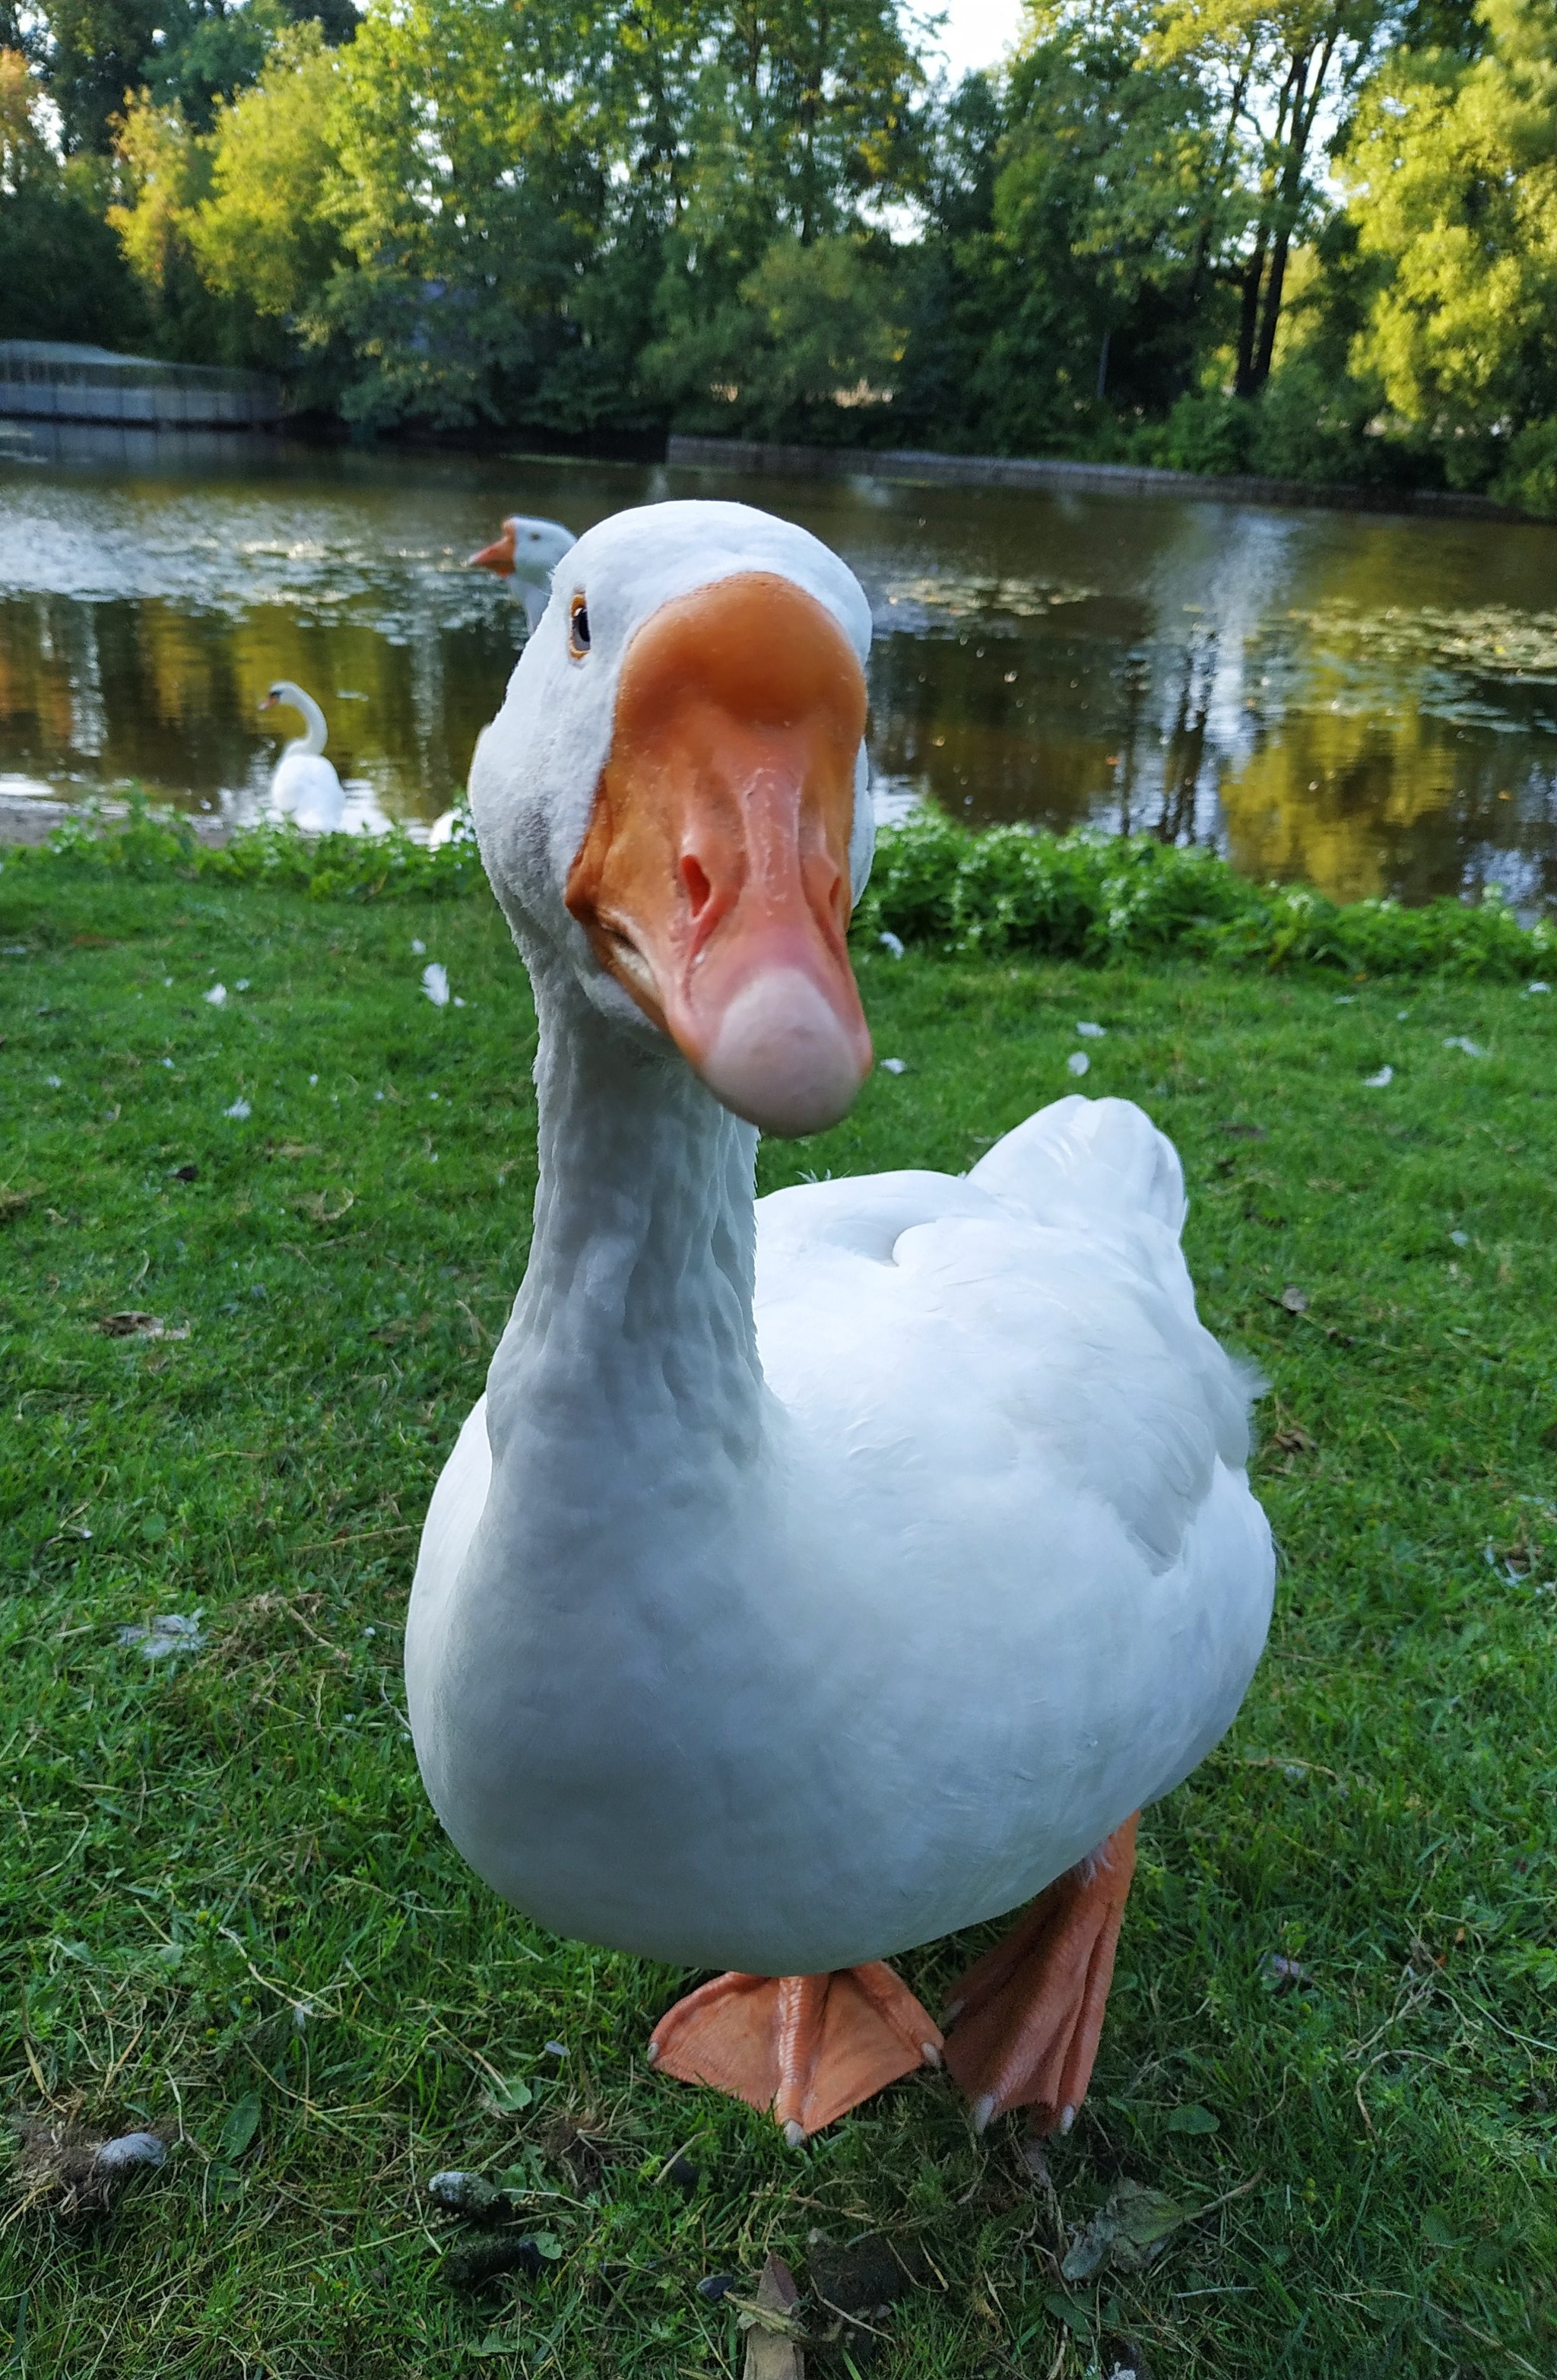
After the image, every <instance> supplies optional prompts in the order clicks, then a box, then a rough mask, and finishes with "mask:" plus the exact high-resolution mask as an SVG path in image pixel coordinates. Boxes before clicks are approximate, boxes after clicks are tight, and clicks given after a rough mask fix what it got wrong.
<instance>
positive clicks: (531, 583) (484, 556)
mask: <svg viewBox="0 0 1557 2380" xmlns="http://www.w3.org/2000/svg"><path fill="white" fill-rule="evenodd" d="M572 546H573V531H572V529H571V528H563V527H562V524H561V521H549V520H532V519H531V518H530V516H529V515H528V514H527V513H510V515H509V516H508V518H507V519H506V520H505V521H504V523H503V525H502V530H501V535H500V536H498V537H496V538H494V539H493V540H492V542H491V544H490V545H484V546H483V547H482V548H481V551H480V553H473V554H472V555H471V557H470V559H469V561H468V562H467V563H466V564H465V568H466V569H467V570H491V571H495V572H496V573H497V576H498V577H500V578H512V579H513V581H514V586H515V591H516V592H517V594H518V596H519V600H520V601H521V602H522V603H523V605H524V607H525V626H526V628H527V629H528V631H529V634H530V635H531V636H534V634H535V632H536V629H537V625H539V622H540V619H541V616H542V614H543V613H544V612H545V610H546V603H547V598H548V596H549V594H550V592H551V574H552V572H553V571H554V570H555V569H556V567H557V565H558V564H559V563H560V562H561V559H562V556H563V555H564V553H568V552H569V551H570V550H571V548H572Z"/></svg>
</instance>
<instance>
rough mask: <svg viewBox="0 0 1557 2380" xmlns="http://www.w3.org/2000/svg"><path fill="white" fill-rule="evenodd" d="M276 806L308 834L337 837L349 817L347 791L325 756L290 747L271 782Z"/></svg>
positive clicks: (277, 765) (273, 804) (283, 755)
mask: <svg viewBox="0 0 1557 2380" xmlns="http://www.w3.org/2000/svg"><path fill="white" fill-rule="evenodd" d="M271 802H272V807H274V808H275V809H276V810H277V811H279V812H280V814H281V815H282V816H283V817H284V818H289V819H290V820H292V822H293V824H294V825H295V826H298V827H301V829H302V830H303V832H304V833H305V834H333V833H334V832H336V830H337V829H338V828H339V826H340V823H341V820H342V818H343V817H344V813H345V807H346V795H345V788H344V785H343V784H342V783H341V780H340V778H339V777H338V776H337V775H336V773H335V769H334V766H333V763H332V762H331V761H329V760H327V759H325V758H324V756H323V754H322V753H321V752H307V751H303V750H302V749H300V748H299V747H298V746H297V745H289V746H288V747H287V749H286V750H285V751H284V753H283V754H282V756H281V759H279V760H278V761H277V763H276V768H275V774H274V775H273V776H272V779H271Z"/></svg>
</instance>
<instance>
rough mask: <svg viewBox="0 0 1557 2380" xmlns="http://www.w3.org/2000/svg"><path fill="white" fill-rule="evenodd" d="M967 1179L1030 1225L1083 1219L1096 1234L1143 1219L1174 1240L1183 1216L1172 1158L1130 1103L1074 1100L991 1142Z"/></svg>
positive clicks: (1180, 1173)
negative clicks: (1160, 1226)
mask: <svg viewBox="0 0 1557 2380" xmlns="http://www.w3.org/2000/svg"><path fill="white" fill-rule="evenodd" d="M969 1179H970V1180H971V1181H972V1182H976V1183H977V1184H978V1185H979V1188H980V1189H981V1190H985V1191H987V1192H988V1193H989V1196H991V1197H992V1198H997V1199H998V1200H999V1201H1000V1204H1001V1205H1002V1206H1003V1207H1007V1208H1010V1210H1011V1212H1012V1213H1013V1214H1018V1215H1022V1216H1026V1217H1027V1218H1029V1219H1030V1220H1032V1221H1033V1222H1035V1223H1056V1222H1059V1221H1062V1220H1063V1221H1066V1222H1071V1221H1075V1220H1079V1219H1080V1217H1081V1216H1083V1215H1084V1216H1085V1218H1086V1220H1087V1221H1088V1223H1089V1224H1090V1225H1091V1227H1092V1229H1093V1230H1096V1229H1098V1228H1100V1227H1105V1226H1106V1225H1107V1224H1108V1223H1109V1222H1116V1223H1122V1224H1126V1225H1129V1224H1134V1223H1139V1222H1141V1220H1144V1219H1146V1218H1148V1217H1149V1218H1150V1219H1151V1220H1153V1222H1158V1223H1163V1224H1165V1225H1166V1227H1167V1229H1168V1230H1169V1231H1170V1232H1172V1233H1173V1234H1174V1236H1175V1238H1177V1235H1178V1233H1180V1232H1181V1231H1182V1230H1183V1228H1184V1217H1185V1213H1186V1211H1187V1208H1188V1201H1187V1199H1186V1197H1185V1195H1184V1169H1183V1167H1182V1166H1181V1165H1180V1164H1179V1161H1178V1152H1177V1149H1176V1148H1175V1147H1174V1146H1173V1143H1172V1142H1171V1141H1170V1140H1168V1139H1166V1138H1165V1136H1164V1135H1163V1134H1162V1133H1160V1132H1159V1131H1158V1130H1157V1127H1156V1125H1155V1124H1154V1123H1153V1122H1152V1119H1151V1118H1150V1116H1148V1115H1145V1114H1143V1113H1142V1111H1141V1109H1140V1108H1138V1107H1137V1106H1136V1105H1135V1103H1134V1101H1133V1100H1131V1099H1083V1098H1082V1097H1081V1095H1080V1093H1079V1092H1073V1093H1072V1094H1071V1096H1070V1097H1069V1098H1068V1099H1056V1101H1055V1103H1054V1105H1053V1106H1052V1107H1047V1108H1040V1110H1039V1111H1038V1113H1037V1114H1036V1115H1032V1116H1029V1117H1028V1119H1027V1122H1026V1123H1020V1124H1018V1126H1017V1128H1016V1130H1015V1131H1014V1132H1008V1134H1007V1135H1006V1136H1005V1138H1004V1140H997V1141H996V1144H995V1147H993V1148H992V1149H991V1150H990V1151H989V1153H988V1154H987V1156H984V1157H982V1158H981V1159H980V1160H979V1161H978V1163H977V1164H976V1165H975V1166H974V1167H973V1169H972V1173H971V1174H970V1176H969Z"/></svg>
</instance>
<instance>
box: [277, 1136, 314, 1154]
mask: <svg viewBox="0 0 1557 2380" xmlns="http://www.w3.org/2000/svg"><path fill="white" fill-rule="evenodd" d="M321 1154H322V1151H321V1150H320V1148H319V1147H318V1146H317V1144H316V1143H315V1142H313V1141H311V1140H284V1141H283V1142H282V1144H281V1147H279V1148H278V1149H277V1150H276V1155H277V1156H278V1157H319V1156H320V1155H321Z"/></svg>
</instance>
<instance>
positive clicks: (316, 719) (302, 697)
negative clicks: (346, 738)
mask: <svg viewBox="0 0 1557 2380" xmlns="http://www.w3.org/2000/svg"><path fill="white" fill-rule="evenodd" d="M286 698H287V700H288V702H289V703H290V704H291V705H292V708H293V710H300V711H301V712H302V714H303V726H304V731H305V732H304V733H303V734H302V735H295V736H294V737H293V739H292V742H291V743H290V744H289V745H288V746H287V747H286V750H285V752H284V754H283V755H282V758H283V759H288V758H290V756H291V755H292V754H293V753H294V752H298V753H303V752H306V753H307V754H308V756H309V757H310V759H312V758H316V757H317V756H318V755H319V754H320V752H322V751H323V749H324V746H325V741H326V738H327V737H328V735H329V733H330V731H329V729H328V727H327V726H326V725H325V722H324V713H323V711H322V710H320V707H319V705H318V703H317V702H316V701H315V700H314V698H313V696H312V695H311V694H305V693H304V691H303V689H302V687H301V686H292V687H290V688H289V689H288V691H287V697H286Z"/></svg>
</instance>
